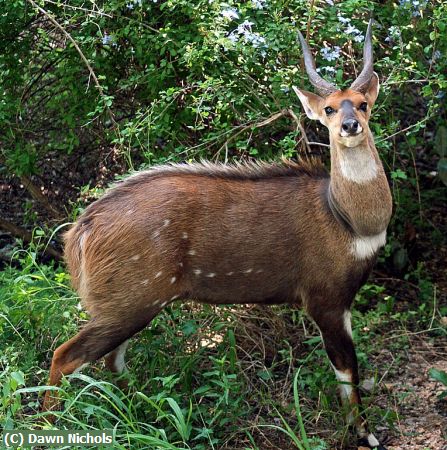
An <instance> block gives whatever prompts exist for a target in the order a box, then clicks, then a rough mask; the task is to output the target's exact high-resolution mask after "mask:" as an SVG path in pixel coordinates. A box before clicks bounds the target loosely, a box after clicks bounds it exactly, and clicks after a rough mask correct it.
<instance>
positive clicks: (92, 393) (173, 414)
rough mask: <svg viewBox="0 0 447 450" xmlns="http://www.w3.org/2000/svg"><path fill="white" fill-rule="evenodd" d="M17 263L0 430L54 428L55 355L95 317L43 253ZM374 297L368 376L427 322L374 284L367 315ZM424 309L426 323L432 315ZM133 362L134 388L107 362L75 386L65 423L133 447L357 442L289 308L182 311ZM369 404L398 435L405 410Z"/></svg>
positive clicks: (328, 376)
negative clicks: (403, 332)
mask: <svg viewBox="0 0 447 450" xmlns="http://www.w3.org/2000/svg"><path fill="white" fill-rule="evenodd" d="M17 257H18V260H17V261H18V262H19V267H17V268H12V267H10V268H6V269H5V270H4V271H3V272H1V273H0V384H1V385H2V392H1V401H0V424H1V426H2V427H5V428H8V429H11V428H26V429H32V428H40V427H44V428H53V427H54V426H53V425H50V424H49V423H46V422H45V414H43V413H41V412H40V411H39V404H40V402H41V399H42V394H43V391H44V389H45V384H46V382H47V376H48V367H49V363H50V360H51V356H52V352H53V350H54V349H55V348H56V347H57V346H58V345H60V344H61V343H62V342H64V341H65V340H66V339H68V338H69V337H71V336H72V335H74V334H75V333H76V330H77V329H78V327H79V326H81V325H82V323H83V322H84V321H85V320H86V319H87V317H86V315H85V313H84V312H83V311H81V310H79V309H78V307H77V305H78V302H79V299H78V298H77V297H76V295H75V294H74V293H73V292H72V291H71V289H70V288H69V277H68V276H67V274H66V273H65V272H64V268H63V267H55V266H51V265H42V264H38V263H36V260H35V254H34V253H31V252H22V253H18V254H17ZM372 295H374V296H379V297H380V298H381V299H382V301H381V302H379V303H378V304H377V306H376V307H374V308H372V309H366V310H365V312H363V313H361V312H355V313H354V338H355V340H356V342H357V344H358V345H357V349H358V356H359V362H360V368H361V378H362V379H363V378H369V377H375V378H378V374H379V373H384V372H385V371H387V370H389V369H390V370H391V368H390V367H386V366H385V367H375V366H374V358H375V356H376V355H377V354H378V353H379V349H380V348H382V347H388V348H392V347H393V346H395V347H396V348H397V347H399V346H401V345H402V344H404V343H405V342H404V341H405V336H402V337H400V338H396V339H393V340H391V341H389V342H386V343H385V342H384V340H386V338H387V334H386V333H384V330H391V329H392V330H393V331H396V328H397V331H399V327H400V326H401V325H402V326H403V327H404V328H405V327H407V328H408V326H409V323H410V322H411V321H412V320H413V318H414V317H415V314H413V311H411V310H410V311H397V310H396V308H395V304H394V303H393V302H391V301H390V300H389V299H387V298H386V295H387V294H386V291H383V290H382V289H378V288H377V287H374V286H366V287H365V289H364V291H363V293H362V294H361V295H360V296H359V303H360V306H361V309H364V308H363V306H362V304H364V303H367V302H368V301H369V297H370V296H372ZM422 309H423V310H422V312H421V307H419V309H418V311H417V313H418V321H419V322H420V323H421V324H422V325H423V326H426V325H427V324H429V323H430V318H431V317H432V310H430V307H429V306H426V307H424V308H422ZM423 318H425V319H426V321H425V322H424V321H423V320H422V319H423ZM425 319H424V320H425ZM421 321H422V322H421ZM411 323H412V324H414V320H413V322H411ZM396 324H398V326H397V327H396ZM432 325H433V321H432ZM412 326H413V325H412ZM398 334H399V333H398ZM399 339H400V340H399ZM127 361H128V366H129V369H130V371H129V373H128V374H127V375H125V376H126V377H127V378H128V381H129V388H128V390H126V391H123V390H121V389H119V388H118V387H117V386H116V385H115V381H116V380H115V379H114V378H113V377H112V376H111V375H110V374H109V373H108V372H107V371H106V370H105V369H104V368H103V366H102V363H101V362H98V363H96V364H95V365H92V366H90V367H89V368H88V369H85V370H84V372H83V373H82V374H77V375H71V376H69V377H67V378H66V379H64V382H63V384H62V386H61V387H60V389H59V391H60V397H61V399H62V402H63V406H64V408H63V410H62V411H61V412H59V413H57V415H58V421H57V423H56V425H55V427H56V428H65V429H77V430H87V429H95V430H96V429H98V430H100V429H112V430H114V433H115V439H116V442H117V445H116V448H123V449H124V448H132V449H144V448H147V449H197V450H200V449H224V448H228V449H230V448H232V449H236V448H237V449H258V448H259V449H268V448H274V445H277V446H278V448H297V449H300V450H302V449H303V450H304V449H305V450H308V449H326V448H333V446H334V445H335V444H334V443H339V442H343V441H345V442H348V441H353V436H352V435H351V434H350V431H349V429H348V427H347V426H346V424H345V422H344V419H343V417H342V414H340V405H339V402H338V399H337V395H336V391H337V383H336V381H335V377H334V375H333V373H332V371H331V369H330V366H329V363H328V360H327V357H326V354H325V351H324V349H323V347H322V344H321V339H320V337H319V335H318V333H317V331H316V330H315V329H314V328H313V326H312V324H311V323H309V322H308V321H307V320H306V319H305V318H304V317H303V315H302V314H301V313H300V312H298V311H296V310H292V309H290V308H288V307H273V308H262V307H243V306H242V307H233V306H227V307H211V306H201V305H196V304H192V303H183V304H181V303H177V304H175V305H174V306H172V307H168V308H167V309H166V310H165V311H164V312H163V313H161V314H160V315H159V316H158V317H156V318H155V319H154V320H153V322H152V324H151V326H150V327H149V328H147V329H146V330H144V331H143V332H142V333H140V334H139V335H138V336H137V337H135V338H134V339H133V340H132V344H131V347H130V349H129V351H128V355H127ZM378 400H381V401H380V402H379V401H378ZM379 404H382V405H383V404H385V406H384V407H380V406H379ZM364 406H365V408H366V410H367V411H366V412H367V415H368V417H369V420H370V422H371V426H372V427H373V428H374V426H375V425H377V424H381V425H383V424H384V423H386V424H388V426H389V427H392V425H393V423H394V421H395V420H396V412H395V411H394V410H393V409H392V408H391V407H390V406H391V405H390V406H388V402H387V398H386V394H383V392H382V390H381V388H380V386H379V387H376V388H375V389H374V390H373V391H372V392H368V393H367V394H366V395H364ZM269 442H271V443H273V444H272V445H273V447H269V444H268V443H269ZM79 448H93V447H88V446H86V447H79Z"/></svg>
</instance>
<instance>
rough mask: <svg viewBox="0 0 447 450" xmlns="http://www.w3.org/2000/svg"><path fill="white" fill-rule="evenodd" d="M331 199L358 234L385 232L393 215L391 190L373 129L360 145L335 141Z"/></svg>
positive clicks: (332, 148)
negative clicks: (355, 145)
mask: <svg viewBox="0 0 447 450" xmlns="http://www.w3.org/2000/svg"><path fill="white" fill-rule="evenodd" d="M329 190H330V192H329V196H328V197H329V201H330V203H331V208H332V210H333V211H335V212H336V214H338V215H339V217H341V218H342V219H343V221H344V222H346V223H347V225H349V227H350V228H351V229H352V231H353V232H354V233H355V234H356V235H357V236H362V237H369V236H376V235H380V234H381V233H384V232H385V230H386V228H387V226H388V223H389V221H390V218H391V212H392V199H391V192H390V188H389V185H388V180H387V179H386V176H385V172H384V170H383V166H382V163H381V161H380V158H379V155H378V153H377V149H376V147H375V145H374V139H373V136H372V134H371V133H369V135H368V137H367V138H366V139H365V141H364V142H363V143H361V144H359V145H358V146H357V147H344V146H340V145H338V144H337V143H335V142H333V141H331V181H330V184H329Z"/></svg>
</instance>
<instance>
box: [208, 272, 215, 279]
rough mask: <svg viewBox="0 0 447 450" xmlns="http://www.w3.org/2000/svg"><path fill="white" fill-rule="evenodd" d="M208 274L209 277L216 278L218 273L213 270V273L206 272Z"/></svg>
mask: <svg viewBox="0 0 447 450" xmlns="http://www.w3.org/2000/svg"><path fill="white" fill-rule="evenodd" d="M206 276H207V277H208V278H214V277H215V276H216V274H215V273H214V272H211V273H208V274H206Z"/></svg>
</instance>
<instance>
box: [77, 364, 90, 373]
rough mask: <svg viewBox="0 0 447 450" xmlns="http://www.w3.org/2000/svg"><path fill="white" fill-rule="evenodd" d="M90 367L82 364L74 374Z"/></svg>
mask: <svg viewBox="0 0 447 450" xmlns="http://www.w3.org/2000/svg"><path fill="white" fill-rule="evenodd" d="M87 366H88V363H84V364H81V365H80V366H79V367H78V368H77V369H75V370H73V374H76V373H79V372H81V370H83V369H85V368H86V367H87Z"/></svg>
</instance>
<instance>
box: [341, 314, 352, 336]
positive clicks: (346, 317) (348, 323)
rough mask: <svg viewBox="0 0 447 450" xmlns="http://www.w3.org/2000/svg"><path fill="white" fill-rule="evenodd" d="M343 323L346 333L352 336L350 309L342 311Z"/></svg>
mask: <svg viewBox="0 0 447 450" xmlns="http://www.w3.org/2000/svg"><path fill="white" fill-rule="evenodd" d="M343 324H344V326H345V330H346V333H348V335H349V336H350V337H351V338H352V326H351V311H348V310H346V311H345V312H344V313H343Z"/></svg>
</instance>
